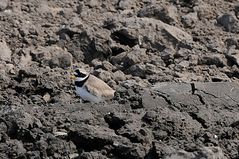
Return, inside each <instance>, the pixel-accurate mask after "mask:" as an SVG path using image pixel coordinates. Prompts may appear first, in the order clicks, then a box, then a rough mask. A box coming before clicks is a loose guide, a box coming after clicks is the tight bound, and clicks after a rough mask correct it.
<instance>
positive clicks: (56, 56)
mask: <svg viewBox="0 0 239 159" xmlns="http://www.w3.org/2000/svg"><path fill="white" fill-rule="evenodd" d="M32 59H33V60H34V61H37V62H39V63H41V64H43V65H46V66H50V67H51V68H55V67H61V68H67V67H70V66H71V65H72V60H73V58H72V55H71V54H70V53H69V52H67V51H66V50H63V49H61V48H60V47H58V46H54V45H53V46H47V47H38V48H37V49H36V50H34V51H32Z"/></svg>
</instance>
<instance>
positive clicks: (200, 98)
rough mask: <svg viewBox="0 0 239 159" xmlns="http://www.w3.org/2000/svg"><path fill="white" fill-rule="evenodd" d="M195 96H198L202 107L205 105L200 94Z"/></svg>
mask: <svg viewBox="0 0 239 159" xmlns="http://www.w3.org/2000/svg"><path fill="white" fill-rule="evenodd" d="M195 95H196V96H198V98H199V100H200V102H201V103H202V104H203V105H205V104H206V102H205V101H204V99H203V97H202V96H201V95H200V94H195Z"/></svg>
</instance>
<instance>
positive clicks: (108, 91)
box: [84, 75, 115, 99]
mask: <svg viewBox="0 0 239 159" xmlns="http://www.w3.org/2000/svg"><path fill="white" fill-rule="evenodd" d="M84 87H85V88H86V89H87V90H88V91H89V92H90V93H92V94H94V95H95V96H98V97H103V98H105V99H111V98H113V97H114V93H115V90H113V89H112V88H111V87H110V86H108V85H107V84H106V83H105V82H104V81H102V80H101V79H99V78H97V77H95V76H94V75H90V76H89V78H88V80H87V81H86V82H85V84H84Z"/></svg>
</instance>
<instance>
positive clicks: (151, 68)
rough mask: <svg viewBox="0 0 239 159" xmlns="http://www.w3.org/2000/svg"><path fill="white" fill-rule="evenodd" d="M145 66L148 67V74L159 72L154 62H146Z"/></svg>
mask: <svg viewBox="0 0 239 159" xmlns="http://www.w3.org/2000/svg"><path fill="white" fill-rule="evenodd" d="M145 68H146V72H147V73H148V74H156V73H158V72H159V71H158V69H157V67H156V66H155V65H153V64H150V63H146V65H145Z"/></svg>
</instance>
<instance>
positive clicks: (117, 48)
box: [111, 47, 125, 56]
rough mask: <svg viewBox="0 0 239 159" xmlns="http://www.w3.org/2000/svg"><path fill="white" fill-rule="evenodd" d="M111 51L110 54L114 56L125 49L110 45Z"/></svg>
mask: <svg viewBox="0 0 239 159" xmlns="http://www.w3.org/2000/svg"><path fill="white" fill-rule="evenodd" d="M111 51H112V56H116V55H118V54H120V53H122V52H124V51H125V50H124V49H122V48H119V47H112V48H111Z"/></svg>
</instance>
